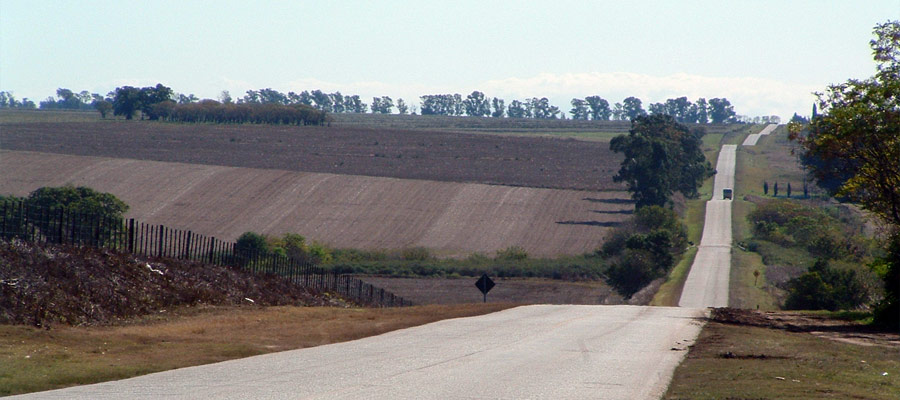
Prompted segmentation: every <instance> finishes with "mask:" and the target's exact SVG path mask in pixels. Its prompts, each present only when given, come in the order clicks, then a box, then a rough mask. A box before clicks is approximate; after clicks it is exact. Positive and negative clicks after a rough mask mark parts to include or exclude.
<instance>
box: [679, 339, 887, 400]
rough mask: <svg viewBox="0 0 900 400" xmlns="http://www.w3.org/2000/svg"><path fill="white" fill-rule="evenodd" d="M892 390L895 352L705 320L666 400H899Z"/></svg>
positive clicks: (876, 347)
mask: <svg viewBox="0 0 900 400" xmlns="http://www.w3.org/2000/svg"><path fill="white" fill-rule="evenodd" d="M885 372H887V374H886V375H884V373H885ZM897 393H900V349H898V348H896V347H881V346H862V345H856V344H847V343H841V342H837V341H834V340H829V339H825V338H821V337H817V336H814V335H813V334H811V333H799V332H789V331H785V330H781V329H772V328H764V327H753V326H744V325H732V324H724V323H720V322H710V323H708V324H707V325H706V326H705V327H704V328H703V332H701V334H700V337H699V339H698V340H697V343H696V344H695V345H694V346H692V347H691V350H690V353H689V354H688V356H687V358H686V359H685V361H684V362H683V363H682V364H681V365H680V366H679V367H678V368H677V369H676V370H675V376H674V378H673V381H672V383H671V385H670V386H669V390H668V392H667V393H666V395H665V396H664V397H663V398H664V399H726V398H727V399H820V398H827V399H851V398H852V399H896V398H897Z"/></svg>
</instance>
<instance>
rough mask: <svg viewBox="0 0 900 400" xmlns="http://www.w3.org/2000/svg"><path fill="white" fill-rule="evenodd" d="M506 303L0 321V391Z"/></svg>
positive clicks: (202, 360)
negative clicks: (122, 321) (46, 323)
mask: <svg viewBox="0 0 900 400" xmlns="http://www.w3.org/2000/svg"><path fill="white" fill-rule="evenodd" d="M512 306H513V305H512V304H497V303H491V304H467V305H453V306H419V307H408V308H382V309H371V308H367V309H359V308H333V307H270V308H258V307H227V308H206V309H204V308H189V309H182V310H175V311H173V310H170V311H168V312H164V313H160V314H158V315H157V316H151V317H147V318H144V319H141V320H137V321H134V322H132V323H130V324H128V325H123V326H110V327H62V326H61V327H54V328H53V329H50V330H42V329H35V328H31V327H25V326H15V325H0V395H10V394H16V393H27V392H34V391H41V390H49V389H54V388H61V387H66V386H72V385H81V384H88V383H96V382H102V381H107V380H113V379H123V378H127V377H131V376H136V375H142V374H147V373H151V372H157V371H163V370H168V369H173V368H182V367H187V366H192V365H200V364H206V363H212V362H218V361H224V360H229V359H234V358H241V357H247V356H252V355H257V354H263V353H270V352H275V351H283V350H290V349H298V348H305V347H312V346H319V345H323V344H329V343H336V342H343V341H348V340H354V339H359V338H362V337H366V336H373V335H378V334H381V333H385V332H388V331H393V330H397V329H403V328H407V327H412V326H416V325H422V324H426V323H429V322H434V321H438V320H442V319H448V318H459V317H467V316H474V315H481V314H486V313H490V312H495V311H499V310H503V309H506V308H510V307H512Z"/></svg>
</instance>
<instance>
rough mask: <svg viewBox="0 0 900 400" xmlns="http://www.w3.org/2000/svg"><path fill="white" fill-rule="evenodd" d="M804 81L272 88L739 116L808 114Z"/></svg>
mask: <svg viewBox="0 0 900 400" xmlns="http://www.w3.org/2000/svg"><path fill="white" fill-rule="evenodd" d="M225 81H226V87H228V88H229V89H230V90H231V91H232V92H231V93H232V96H235V97H240V96H241V95H243V93H244V91H246V90H248V89H259V88H261V87H257V86H253V85H252V84H251V83H249V82H245V81H235V80H229V79H226V80H225ZM823 88H824V85H822V86H821V87H817V86H815V85H808V84H794V83H788V82H783V81H778V80H773V79H765V78H755V77H708V76H701V75H692V74H686V73H677V74H672V75H667V76H653V75H645V74H636V73H626V72H615V73H596V72H595V73H565V74H552V73H542V74H538V75H535V76H531V77H524V78H523V77H510V78H504V79H495V80H488V81H483V82H476V83H473V84H471V85H468V87H449V86H434V85H423V84H417V83H391V82H380V81H356V82H331V81H323V80H319V79H315V78H297V79H294V80H290V81H287V82H286V83H285V86H284V87H277V88H276V87H273V89H276V90H280V91H284V92H288V91H294V92H300V91H303V90H315V89H320V90H322V91H325V92H329V93H331V92H335V91H340V92H341V93H343V94H345V95H354V94H356V95H359V96H360V97H361V98H362V99H363V100H364V101H366V102H369V101H371V99H372V97H374V96H391V97H392V98H394V99H397V98H403V99H406V101H407V102H408V103H409V104H414V105H418V103H419V96H422V95H425V94H437V93H460V94H462V95H463V96H465V95H466V94H468V93H471V92H472V91H473V90H479V91H482V92H484V93H485V95H486V96H489V97H500V98H502V99H504V100H506V101H507V103H509V102H510V101H512V100H515V99H519V100H522V99H526V98H531V97H547V98H549V99H550V100H551V103H552V104H554V105H556V106H558V107H559V108H560V109H562V110H565V111H568V109H569V108H570V104H569V101H570V100H571V99H572V98H584V97H586V96H592V95H599V96H601V97H603V98H605V99H606V100H607V101H609V102H610V103H611V104H612V103H616V102H621V101H622V99H624V98H626V97H628V96H635V97H638V98H640V99H641V100H642V101H643V103H644V107H645V108H646V107H647V104H650V103H657V102H663V101H665V100H666V99H670V98H676V97H681V96H687V97H688V99H690V100H691V101H695V100H696V99H697V98H700V97H704V98H706V99H711V98H715V97H724V98H727V99H728V100H729V101H730V102H731V104H733V105H734V107H735V111H736V112H737V113H738V114H741V115H749V116H758V115H779V116H781V117H782V119H783V120H786V119H787V118H790V117H791V115H793V113H794V112H797V113H799V114H801V115H805V114H807V113H809V110H810V109H811V107H812V102H813V100H814V97H813V95H812V94H811V93H812V92H813V91H815V90H822V89H823Z"/></svg>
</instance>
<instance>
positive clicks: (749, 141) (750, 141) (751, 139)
mask: <svg viewBox="0 0 900 400" xmlns="http://www.w3.org/2000/svg"><path fill="white" fill-rule="evenodd" d="M777 127H778V125H777V124H770V125H766V127H765V128H763V130H762V131H760V132H759V133H754V134H752V135H747V138H746V139H744V143H742V144H741V146H756V142H757V141H759V138H761V137H763V136H765V135H768V134H770V133H772V131H774V130H775V128H777Z"/></svg>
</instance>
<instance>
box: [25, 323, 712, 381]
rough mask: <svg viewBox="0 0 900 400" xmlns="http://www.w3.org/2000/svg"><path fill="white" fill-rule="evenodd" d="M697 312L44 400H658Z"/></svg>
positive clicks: (191, 375) (324, 349) (362, 348)
mask: <svg viewBox="0 0 900 400" xmlns="http://www.w3.org/2000/svg"><path fill="white" fill-rule="evenodd" d="M705 313H706V311H705V310H703V309H689V308H674V307H640V306H571V305H569V306H559V305H539V306H525V307H517V308H513V309H509V310H505V311H501V312H497V313H493V314H488V315H483V316H479V317H471V318H459V319H452V320H445V321H439V322H435V323H432V324H428V325H423V326H419V327H415V328H410V329H404V330H400V331H394V332H390V333H387V334H383V335H379V336H374V337H369V338H365V339H361V340H355V341H351V342H345V343H338V344H332V345H326V346H319V347H313V348H308V349H302V350H293V351H285V352H280V353H272V354H267V355H261V356H256V357H250V358H245V359H240V360H233V361H226V362H222V363H217V364H209V365H203V366H198V367H190V368H182V369H178V370H172V371H166V372H160V373H155V374H150V375H144V376H140V377H137V378H132V379H126V380H120V381H114V382H107V383H100V384H95V385H87V386H77V387H73V388H69V389H63V390H56V391H48V392H41V393H35V394H31V395H25V396H21V397H16V398H41V399H657V398H659V397H660V396H661V395H662V394H663V393H664V392H665V389H666V386H667V385H668V382H669V380H670V378H671V376H672V372H673V371H674V369H675V367H676V366H677V365H678V363H679V362H680V361H681V359H682V358H683V357H684V355H685V354H686V352H687V346H688V345H690V344H691V343H693V340H694V339H695V338H696V337H697V334H698V333H699V331H700V328H701V326H702V324H703V322H702V317H704V316H705Z"/></svg>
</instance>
